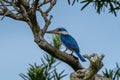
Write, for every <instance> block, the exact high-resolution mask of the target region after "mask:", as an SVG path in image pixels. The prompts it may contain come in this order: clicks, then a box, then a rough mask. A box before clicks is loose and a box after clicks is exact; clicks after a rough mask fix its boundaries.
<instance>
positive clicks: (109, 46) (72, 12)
mask: <svg viewBox="0 0 120 80" xmlns="http://www.w3.org/2000/svg"><path fill="white" fill-rule="evenodd" d="M64 1H65V0H59V1H57V4H56V6H55V7H54V8H53V9H52V11H51V12H50V14H52V15H53V19H52V24H51V25H50V26H49V30H51V29H55V28H57V27H64V28H66V29H67V30H68V32H69V34H71V35H72V36H73V37H74V38H75V39H76V41H77V43H78V45H79V47H80V50H81V54H89V55H90V54H92V53H97V54H98V55H101V54H102V53H103V54H104V55H105V58H104V60H103V63H104V67H103V68H102V70H100V73H101V72H102V71H103V70H104V69H105V68H108V69H113V68H114V67H115V64H116V62H118V63H119V64H120V15H118V16H117V17H115V16H114V15H112V14H108V13H107V12H105V13H101V14H100V15H99V14H97V13H96V11H95V10H94V8H93V7H92V6H89V7H87V8H86V9H85V10H84V11H80V7H81V5H79V4H76V5H74V6H69V5H68V3H67V1H66V2H64ZM118 14H119V13H118ZM37 15H38V16H39V14H37ZM38 22H40V23H42V21H41V18H38ZM45 38H46V40H50V39H52V35H49V34H46V35H45ZM51 41H52V40H51ZM63 49H64V47H63ZM44 53H45V52H44V51H43V50H41V49H39V47H38V46H37V45H36V44H35V43H34V38H33V35H32V32H31V30H30V28H29V27H28V25H27V24H26V23H24V22H20V21H15V20H13V19H10V18H6V17H5V18H4V20H2V21H0V78H1V80H23V79H22V78H21V77H20V76H19V74H20V73H24V74H26V73H27V69H28V68H29V67H30V66H29V64H34V63H37V64H40V63H41V62H40V58H41V57H42V55H43V54H44ZM68 53H69V51H68ZM61 64H63V65H62V66H61V65H60V66H59V68H61V69H59V70H63V69H65V70H66V73H68V74H70V73H71V72H73V70H72V69H71V68H70V67H68V65H66V64H64V63H61ZM82 64H83V65H84V66H85V67H87V66H88V65H89V62H85V63H82ZM68 78H69V75H68V76H67V77H66V78H64V79H63V80H65V79H68Z"/></svg>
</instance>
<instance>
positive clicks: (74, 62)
mask: <svg viewBox="0 0 120 80" xmlns="http://www.w3.org/2000/svg"><path fill="white" fill-rule="evenodd" d="M35 42H36V43H37V45H38V46H39V47H40V48H41V49H43V50H44V51H46V52H47V53H49V54H50V55H52V56H54V57H55V58H57V59H59V60H61V61H63V62H65V63H67V64H68V65H70V66H71V67H72V68H73V69H74V70H75V71H76V70H78V69H83V67H82V65H81V64H80V63H79V60H78V59H76V58H74V57H73V56H71V55H69V54H66V53H64V52H61V51H59V50H58V49H56V48H54V47H53V46H51V45H50V44H49V43H47V42H46V41H45V40H44V38H43V37H42V36H39V37H35Z"/></svg>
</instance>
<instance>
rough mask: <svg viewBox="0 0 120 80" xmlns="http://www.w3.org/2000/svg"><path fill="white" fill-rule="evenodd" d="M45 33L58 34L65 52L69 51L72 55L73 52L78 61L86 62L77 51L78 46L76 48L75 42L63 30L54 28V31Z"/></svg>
mask: <svg viewBox="0 0 120 80" xmlns="http://www.w3.org/2000/svg"><path fill="white" fill-rule="evenodd" d="M46 33H51V34H59V35H60V40H61V42H62V43H63V45H64V46H65V47H66V50H67V49H69V50H70V51H72V53H71V54H73V52H75V53H76V55H77V56H78V57H79V59H80V60H81V61H82V62H86V60H85V58H84V57H83V56H82V55H81V54H80V49H79V46H78V44H77V42H76V41H75V39H74V38H73V37H72V36H71V35H70V34H69V33H68V31H67V30H66V29H65V28H56V29H54V30H50V31H46ZM66 50H65V51H66ZM65 51H64V52H65Z"/></svg>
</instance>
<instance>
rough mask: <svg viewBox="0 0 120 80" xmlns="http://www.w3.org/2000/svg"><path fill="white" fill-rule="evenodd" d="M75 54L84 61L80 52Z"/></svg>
mask: <svg viewBox="0 0 120 80" xmlns="http://www.w3.org/2000/svg"><path fill="white" fill-rule="evenodd" d="M76 54H77V56H78V57H79V58H80V60H81V61H82V62H86V60H85V58H84V57H83V56H82V55H81V54H80V52H76Z"/></svg>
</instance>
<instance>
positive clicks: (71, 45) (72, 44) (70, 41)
mask: <svg viewBox="0 0 120 80" xmlns="http://www.w3.org/2000/svg"><path fill="white" fill-rule="evenodd" d="M60 38H61V41H62V42H63V44H64V45H65V46H66V47H67V48H68V49H70V50H72V51H75V52H79V47H78V44H77V42H76V41H75V39H74V38H73V37H72V36H70V35H69V34H65V35H63V34H61V35H60Z"/></svg>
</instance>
